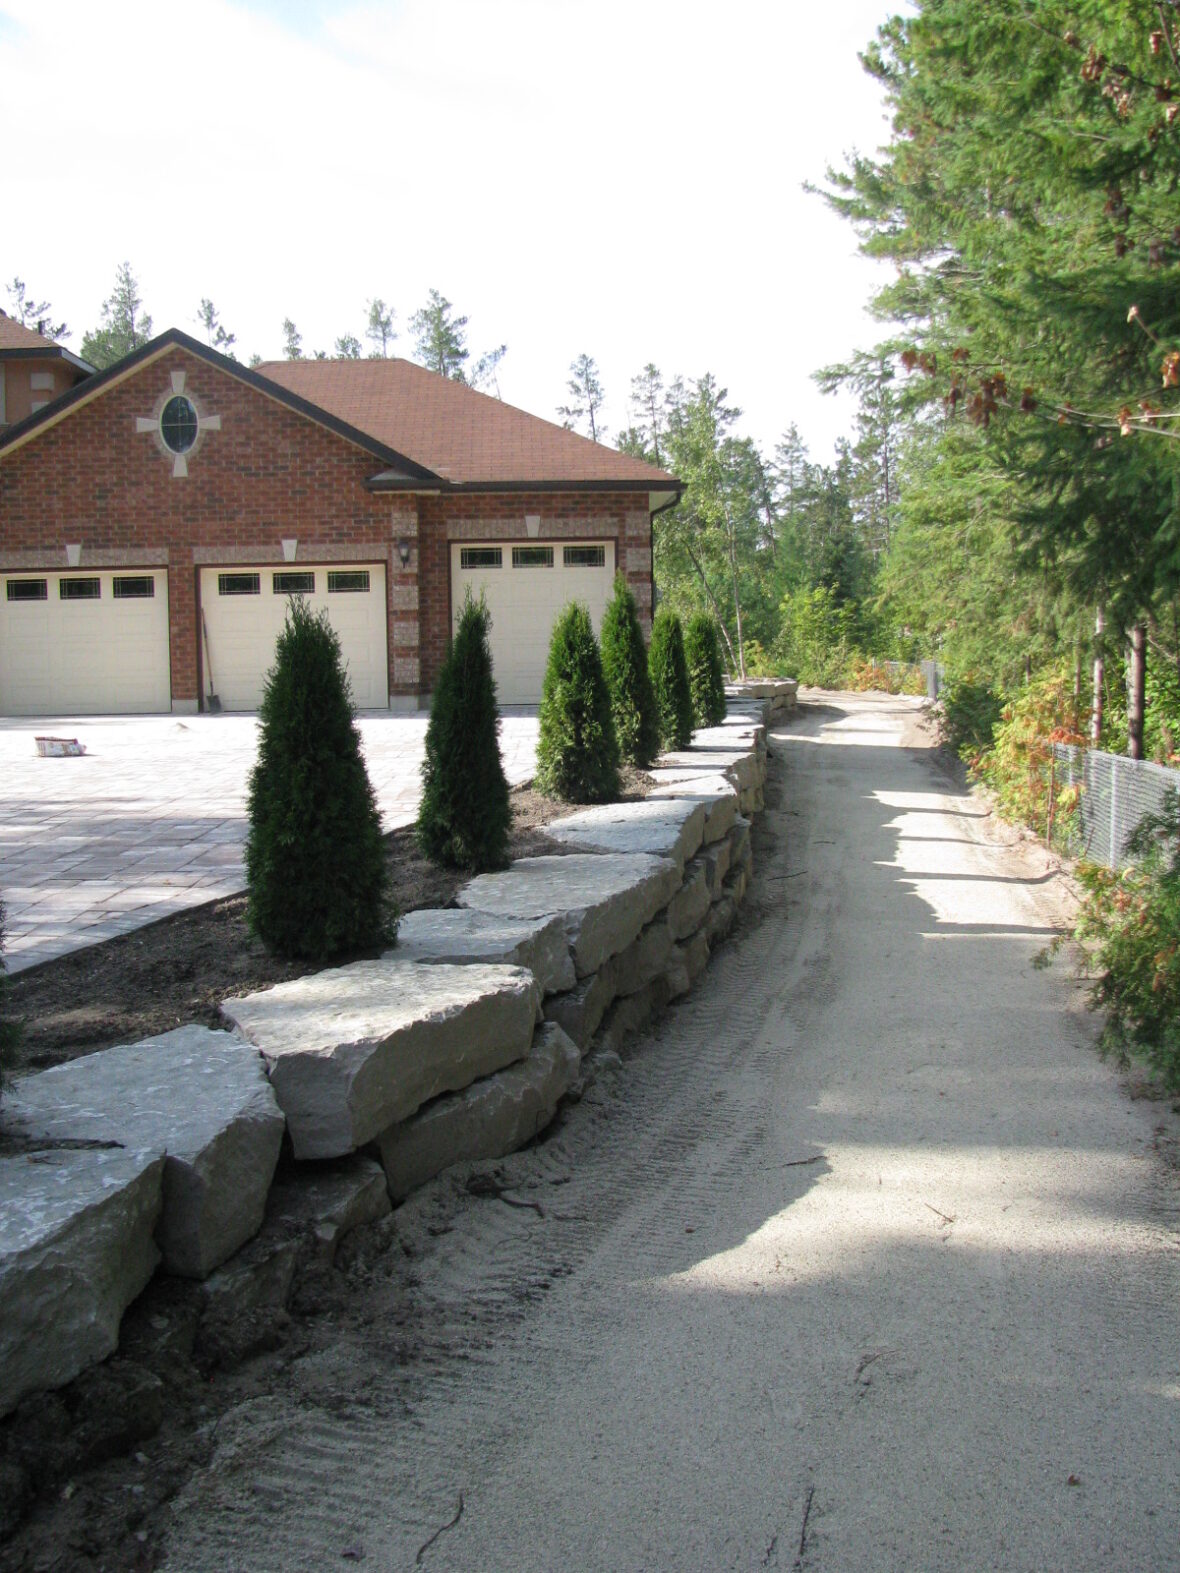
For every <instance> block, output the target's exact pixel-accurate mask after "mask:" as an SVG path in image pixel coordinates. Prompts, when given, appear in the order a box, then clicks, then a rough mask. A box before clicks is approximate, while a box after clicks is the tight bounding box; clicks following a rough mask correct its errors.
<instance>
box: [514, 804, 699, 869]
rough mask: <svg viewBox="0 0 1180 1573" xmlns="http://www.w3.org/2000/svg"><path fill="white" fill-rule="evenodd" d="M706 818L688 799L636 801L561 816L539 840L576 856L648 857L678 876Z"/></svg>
mask: <svg viewBox="0 0 1180 1573" xmlns="http://www.w3.org/2000/svg"><path fill="white" fill-rule="evenodd" d="M707 817H708V812H707V809H706V806H705V804H704V803H703V802H700V801H698V800H697V799H696V798H693V797H688V796H685V797H679V796H677V797H658V798H657V797H656V796H654V795H652V796H649V797H646V798H642V799H640V800H639V801H638V802H634V803H605V804H602V805H600V806H598V807H595V808H583V809H580V810H579V811H578V812H577V813H576V814H567V815H565V816H564V817H563V818H561V819H555V820H553V821H552V822H551V823H550V824H548V825H546V826H545V834H546V835H547V836H551V837H552V838H553V840H554V841H560V842H562V843H564V844H565V845H566V846H571V847H577V848H578V850H579V851H580V852H650V853H652V854H653V855H654V856H656V857H666V858H671V859H672V861H673V862H674V863H675V864H676V866H677V868H678V869H680V870H681V871H682V872H683V869H684V864H685V861H686V860H687V859H688V858H690V857H692V855H693V853H694V852H695V851H696V850H697V848H698V847H699V846H700V844H701V841H702V839H703V837H704V833H705V821H706V819H707Z"/></svg>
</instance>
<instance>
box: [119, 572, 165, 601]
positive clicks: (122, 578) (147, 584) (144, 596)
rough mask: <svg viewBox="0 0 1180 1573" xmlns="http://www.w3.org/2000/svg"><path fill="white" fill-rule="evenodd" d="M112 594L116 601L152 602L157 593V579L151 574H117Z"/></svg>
mask: <svg viewBox="0 0 1180 1573" xmlns="http://www.w3.org/2000/svg"><path fill="white" fill-rule="evenodd" d="M112 593H113V594H114V597H115V600H116V601H150V600H151V599H152V597H153V596H154V595H155V593H156V581H155V577H154V576H153V575H152V574H150V573H135V574H116V575H115V578H114V582H113V586H112Z"/></svg>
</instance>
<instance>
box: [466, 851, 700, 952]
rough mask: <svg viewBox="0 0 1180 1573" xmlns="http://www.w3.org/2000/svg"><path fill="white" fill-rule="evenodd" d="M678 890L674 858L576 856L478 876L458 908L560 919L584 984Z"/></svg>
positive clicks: (530, 862)
mask: <svg viewBox="0 0 1180 1573" xmlns="http://www.w3.org/2000/svg"><path fill="white" fill-rule="evenodd" d="M679 886H680V869H679V868H678V867H677V865H676V864H675V862H673V861H672V859H671V858H663V857H653V856H652V855H651V854H649V853H644V852H636V853H633V854H628V853H610V852H604V853H596V852H571V853H570V854H569V855H568V856H566V857H560V856H555V857H537V858H521V859H520V860H519V862H516V863H514V864H513V865H512V867H511V868H509V869H507V870H506V871H505V872H504V873H502V874H480V875H479V876H478V878H476V879H473V880H472V881H471V882H470V883H469V884H467V885H465V886H464V887H463V889H462V890H461V891H460V892H459V905H460V906H463V907H471V908H474V910H476V911H477V912H490V913H493V914H496V915H498V916H507V917H517V918H528V917H533V918H536V917H544V916H548V915H551V914H553V913H558V914H560V915H561V917H562V921H563V922H564V924H565V931H566V934H567V936H568V938H569V941H570V947H571V949H572V951H573V958H574V969H575V971H576V972H577V975H578V977H579V978H585V977H588V976H589V975H590V973H592V972H597V971H598V969H599V968H600V967H601V966H602V964H603V962H604V961H606V960H607V959H608V958H609V957H610V956H613V955H615V954H616V953H617V952H618V951H620V950H622V949H624V947H625V946H627V945H629V944H630V943H631V941H632V940H633V939H634V938H635V937H636V935H637V934H638V933H639V931H640V929H642V928H643V926H644V925H645V924H646V923H649V922H650V921H651V919H652V918H654V917H655V915H656V913H657V912H660V911H662V910H663V908H664V907H666V906H667V904H668V902H669V901H670V900H671V899H672V897H673V896H674V895H675V893H676V891H677V889H678V888H679Z"/></svg>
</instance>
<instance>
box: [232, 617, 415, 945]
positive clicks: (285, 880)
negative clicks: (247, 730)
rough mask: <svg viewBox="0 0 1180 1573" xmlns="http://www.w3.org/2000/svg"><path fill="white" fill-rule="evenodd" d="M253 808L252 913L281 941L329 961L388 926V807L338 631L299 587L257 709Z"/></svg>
mask: <svg viewBox="0 0 1180 1573" xmlns="http://www.w3.org/2000/svg"><path fill="white" fill-rule="evenodd" d="M247 809H248V816H249V831H248V834H247V839H246V878H247V882H248V886H249V908H248V916H249V921H250V926H251V928H252V929H253V930H254V932H255V933H256V934H257V935H258V936H259V938H260V939H261V940H262V941H263V942H264V943H265V944H266V945H267V946H268V947H269V948H270V949H271V950H274V951H276V952H278V953H279V954H280V955H283V956H298V957H307V958H310V959H312V960H315V961H321V960H325V959H327V958H329V957H332V956H338V955H341V954H344V953H347V952H350V951H359V950H368V949H371V948H373V947H374V946H376V945H379V944H380V943H381V942H382V941H383V940H385V939H387V938H388V937H389V932H390V926H391V922H390V914H389V912H388V911H387V886H388V876H387V873H386V867H385V854H384V846H383V843H382V837H381V816H380V814H379V813H378V811H377V804H376V802H375V800H374V797H373V789H372V787H371V786H370V784H369V777H368V774H367V772H366V770H365V762H364V759H363V758H362V756H361V746H360V735H359V733H358V732H357V729H356V725H355V723H354V721H353V712H352V701H351V698H350V694H349V687H348V678H347V675H346V674H345V671H344V665H343V661H342V659H341V655H340V640H339V638H338V637H337V635H336V633H335V630H334V629H333V628H332V625H331V623H330V622H329V621H328V618H327V614H326V613H325V612H320V613H319V614H318V615H315V614H313V613H312V612H311V611H310V610H309V608H308V607H307V605H306V603H305V602H304V601H302V600H301V599H300V598H299V597H297V596H293V597H292V598H291V600H290V602H289V603H288V607H287V620H286V623H285V624H284V626H283V630H282V632H281V633H280V635H279V638H278V643H277V645H276V647H275V664H274V666H273V667H272V669H271V671H270V674H269V676H268V677H267V680H266V689H265V691H264V693H263V698H262V704H261V706H260V708H259V712H258V759H257V762H256V764H255V766H254V769H253V771H252V772H251V774H250V789H249V798H248V804H247Z"/></svg>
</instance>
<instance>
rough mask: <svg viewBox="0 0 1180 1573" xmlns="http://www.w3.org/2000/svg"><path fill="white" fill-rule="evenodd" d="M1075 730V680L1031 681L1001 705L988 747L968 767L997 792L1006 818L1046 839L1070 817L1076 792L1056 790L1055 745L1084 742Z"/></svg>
mask: <svg viewBox="0 0 1180 1573" xmlns="http://www.w3.org/2000/svg"><path fill="white" fill-rule="evenodd" d="M1079 728H1080V719H1079V717H1078V714H1077V701H1076V700H1075V699H1074V695H1073V679H1072V676H1068V675H1067V674H1065V673H1060V672H1058V673H1050V674H1049V675H1048V676H1046V677H1042V678H1040V679H1038V681H1036V682H1035V683H1029V684H1028V685H1027V686H1026V687H1024V688H1022V689H1021V691H1020V693H1019V694H1018V695H1017V697H1016V698H1015V699H1013V700H1011V701H1010V703H1008V704H1006V705H1005V706H1004V709H1003V713H1002V715H1001V718H1000V722H999V725H998V726H997V727H996V730H995V737H994V740H993V742H992V746H991V747H990V748H989V749H987V750H985V751H984V752H983V753H982V754H980V756H979V757H978V759H976V760H975V761H974V763H973V765H972V769H973V771H974V773H975V774H976V775H977V776H978V777H979V778H980V780H982V781H985V782H986V783H987V785H988V786H989V787H990V788H991V789H992V791H993V792H994V793H995V794H996V797H997V799H998V800H999V807H1000V812H1001V814H1003V816H1004V817H1005V819H1014V820H1018V821H1019V822H1020V823H1021V824H1024V825H1028V826H1029V827H1030V829H1032V830H1035V831H1037V832H1038V833H1039V834H1040V835H1043V836H1045V837H1046V838H1048V837H1049V836H1050V835H1051V833H1052V831H1053V827H1054V821H1055V820H1060V819H1061V818H1062V816H1063V813H1064V814H1069V813H1072V811H1073V810H1074V809H1075V808H1076V806H1077V805H1076V793H1075V792H1074V789H1073V788H1066V789H1065V790H1064V791H1063V792H1060V793H1059V792H1058V790H1057V787H1056V771H1055V769H1054V766H1053V744H1054V743H1072V744H1084V743H1085V741H1086V739H1085V737H1084V736H1083V735H1082V733H1081V731H1080V729H1079Z"/></svg>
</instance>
